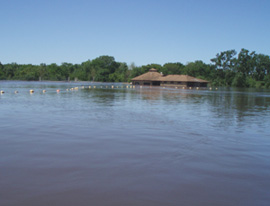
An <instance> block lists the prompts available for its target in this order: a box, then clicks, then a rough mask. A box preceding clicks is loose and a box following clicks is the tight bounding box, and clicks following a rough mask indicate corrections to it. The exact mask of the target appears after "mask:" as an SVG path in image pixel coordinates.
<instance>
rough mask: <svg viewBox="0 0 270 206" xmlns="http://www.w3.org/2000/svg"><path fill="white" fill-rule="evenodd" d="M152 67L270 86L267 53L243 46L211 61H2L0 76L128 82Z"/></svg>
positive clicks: (223, 82)
mask: <svg viewBox="0 0 270 206" xmlns="http://www.w3.org/2000/svg"><path fill="white" fill-rule="evenodd" d="M151 68H155V69H157V70H158V71H159V72H162V73H163V74H164V75H168V74H185V75H190V76H193V77H196V78H200V79H205V80H208V81H210V82H211V85H212V86H228V87H230V86H233V87H257V88H270V57H269V56H268V55H264V54H257V53H256V52H254V51H253V52H250V51H248V50H247V49H242V50H241V51H240V52H239V53H237V52H236V51H235V50H228V51H223V52H220V53H218V54H217V55H216V57H214V58H212V59H211V63H210V64H206V63H204V62H203V61H201V60H198V61H194V62H189V63H187V64H185V65H184V64H182V63H180V62H174V63H166V64H164V65H160V64H148V65H143V66H136V65H135V64H134V63H132V64H131V65H129V66H128V65H127V63H124V62H117V61H115V59H114V57H112V56H100V57H97V58H96V59H93V60H87V61H85V62H82V63H81V64H72V63H67V62H64V63H62V64H61V65H57V64H55V63H53V64H48V65H47V64H44V63H42V64H40V65H32V64H17V63H9V64H1V62H0V80H27V81H38V80H44V81H45V80H50V81H74V80H80V81H99V82H129V81H130V80H131V79H132V78H133V77H136V76H138V75H141V74H143V73H145V72H147V71H148V70H149V69H151Z"/></svg>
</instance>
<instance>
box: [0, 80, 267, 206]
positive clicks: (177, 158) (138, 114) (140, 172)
mask: <svg viewBox="0 0 270 206" xmlns="http://www.w3.org/2000/svg"><path fill="white" fill-rule="evenodd" d="M81 85H85V87H86V86H88V85H92V86H93V85H94V84H93V83H52V82H51V83H50V82H41V83H40V82H0V90H5V92H6V93H5V94H3V95H0V108H1V112H0V132H1V133H0V185H1V187H0V205H1V206H2V205H52V206H54V205H55V206H56V205H57V206H58V205H67V206H68V205H110V206H111V205H117V206H118V205H155V206H158V205H162V206H163V205H177V206H178V205H200V206H201V205H207V206H208V205H224V206H225V205H250V206H253V205H269V202H270V198H269V190H270V183H269V182H270V173H269V171H270V163H269V158H270V152H269V151H270V150H269V146H270V135H269V132H268V130H269V126H270V92H269V91H254V90H232V89H220V90H218V91H208V90H202V91H200V90H199V91H197V90H182V89H171V88H160V87H153V88H146V87H145V88H139V87H138V88H135V89H130V88H129V89H127V88H126V87H124V88H116V86H119V87H122V86H123V85H122V84H116V85H115V87H114V89H111V88H109V86H111V84H99V85H97V88H96V89H93V88H91V89H89V88H85V89H81V88H80V89H79V90H78V91H66V89H67V88H71V87H80V86H81ZM101 85H102V86H103V87H102V88H100V87H101ZM106 86H108V88H106ZM30 89H34V90H35V93H34V94H30V93H29V90H30ZM43 89H46V90H47V92H46V93H45V94H43V93H42V90H43ZM56 89H60V93H57V92H56ZM15 90H18V91H19V93H18V94H14V91H15Z"/></svg>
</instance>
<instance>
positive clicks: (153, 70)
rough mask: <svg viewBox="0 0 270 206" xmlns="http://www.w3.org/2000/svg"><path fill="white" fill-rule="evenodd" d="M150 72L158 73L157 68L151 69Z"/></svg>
mask: <svg viewBox="0 0 270 206" xmlns="http://www.w3.org/2000/svg"><path fill="white" fill-rule="evenodd" d="M149 72H157V70H156V69H155V68H151V69H149Z"/></svg>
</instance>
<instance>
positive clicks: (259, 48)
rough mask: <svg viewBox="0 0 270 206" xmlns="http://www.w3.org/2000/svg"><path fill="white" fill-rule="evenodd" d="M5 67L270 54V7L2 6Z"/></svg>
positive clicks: (229, 1)
mask: <svg viewBox="0 0 270 206" xmlns="http://www.w3.org/2000/svg"><path fill="white" fill-rule="evenodd" d="M0 7H1V12H0V61H1V62H2V63H3V64H6V63H11V62H16V63H19V64H28V63H31V64H40V63H46V64H50V63H57V64H61V63H62V62H70V63H81V62H84V61H87V60H88V59H90V60H92V59H95V58H97V57H99V56H101V55H110V56H113V57H115V60H116V61H119V62H126V63H127V64H130V63H132V62H134V63H135V64H136V65H138V66H140V65H146V64H150V63H157V64H161V65H163V64H164V63H167V62H181V63H183V64H186V63H188V62H192V61H195V60H202V61H204V62H206V63H210V59H211V58H213V57H215V55H216V54H217V53H219V52H221V51H226V50H229V49H236V50H237V51H238V52H239V51H240V50H241V48H246V49H248V50H250V51H256V52H257V53H262V54H266V55H270V12H269V11H270V1H269V0H223V1H220V0H88V1H87V0H74V1H71V0H62V1H60V0H0Z"/></svg>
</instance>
